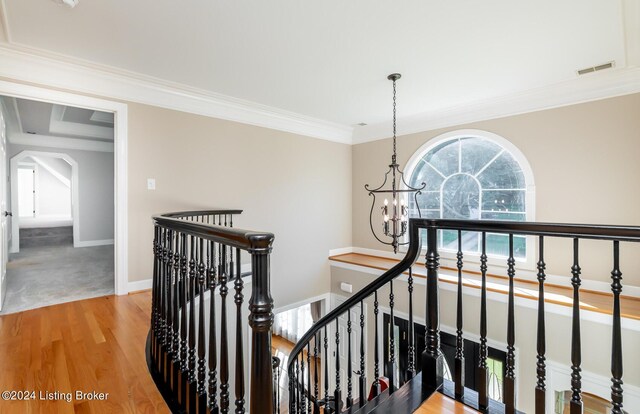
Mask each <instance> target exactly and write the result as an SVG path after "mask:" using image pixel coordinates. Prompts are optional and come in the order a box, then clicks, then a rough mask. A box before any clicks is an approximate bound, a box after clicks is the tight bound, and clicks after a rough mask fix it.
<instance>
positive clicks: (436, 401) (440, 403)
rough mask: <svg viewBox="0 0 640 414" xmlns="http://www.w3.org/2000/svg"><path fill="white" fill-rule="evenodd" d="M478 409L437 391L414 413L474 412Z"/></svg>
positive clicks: (456, 413)
mask: <svg viewBox="0 0 640 414" xmlns="http://www.w3.org/2000/svg"><path fill="white" fill-rule="evenodd" d="M475 413H479V411H476V410H474V409H473V408H469V407H467V406H465V405H464V404H462V403H460V402H457V401H455V400H452V399H451V398H449V397H447V396H446V395H442V394H441V393H439V392H436V393H435V394H433V395H432V396H431V397H429V399H428V400H427V401H425V402H424V403H423V404H422V405H421V406H420V408H418V409H417V410H416V411H415V414H475Z"/></svg>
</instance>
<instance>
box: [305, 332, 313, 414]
mask: <svg viewBox="0 0 640 414" xmlns="http://www.w3.org/2000/svg"><path fill="white" fill-rule="evenodd" d="M307 367H308V368H309V369H307V386H306V387H305V389H304V390H305V392H306V393H307V394H308V395H309V398H308V400H307V406H306V407H305V411H306V412H307V413H309V414H310V413H311V406H312V403H313V401H311V343H310V342H307Z"/></svg>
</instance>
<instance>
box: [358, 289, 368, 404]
mask: <svg viewBox="0 0 640 414" xmlns="http://www.w3.org/2000/svg"><path fill="white" fill-rule="evenodd" d="M364 341H365V335H364V301H360V372H359V374H360V380H359V385H358V398H359V403H360V407H362V406H363V405H364V404H365V402H366V401H367V394H366V393H367V375H366V370H365V368H366V367H365V357H364Z"/></svg>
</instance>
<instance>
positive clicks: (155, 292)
mask: <svg viewBox="0 0 640 414" xmlns="http://www.w3.org/2000/svg"><path fill="white" fill-rule="evenodd" d="M159 238H160V227H159V226H155V227H154V229H153V289H152V290H151V327H152V332H153V335H152V341H151V343H152V346H151V353H152V356H153V360H154V361H157V359H158V354H157V352H156V350H157V346H158V335H159V331H160V328H159V320H160V316H159V312H158V309H159V299H158V298H159V294H160V268H159V266H158V258H159V255H160V247H159V246H160V242H159Z"/></svg>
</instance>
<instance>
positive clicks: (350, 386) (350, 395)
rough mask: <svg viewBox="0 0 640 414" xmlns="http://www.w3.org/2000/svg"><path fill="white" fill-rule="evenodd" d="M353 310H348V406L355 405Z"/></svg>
mask: <svg viewBox="0 0 640 414" xmlns="http://www.w3.org/2000/svg"><path fill="white" fill-rule="evenodd" d="M351 331H352V329H351V311H350V310H348V311H347V348H348V349H347V408H349V407H351V406H352V405H353V378H352V376H353V371H352V366H351Z"/></svg>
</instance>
